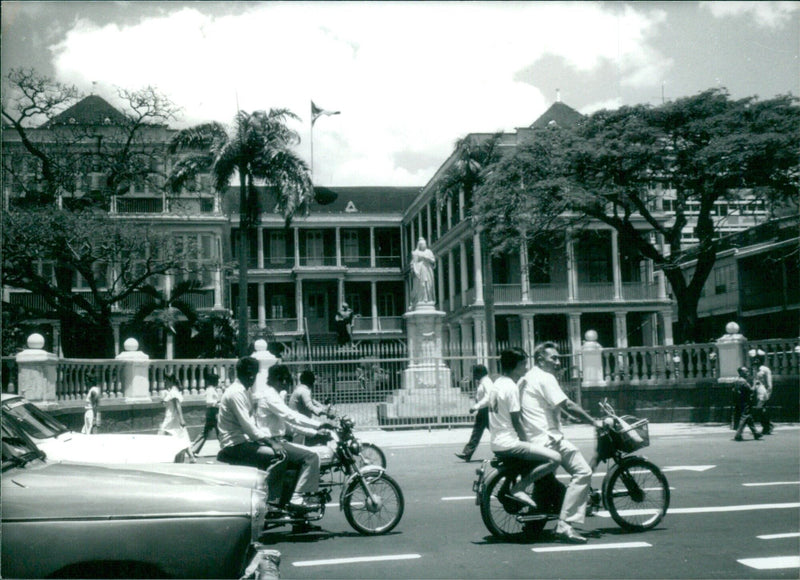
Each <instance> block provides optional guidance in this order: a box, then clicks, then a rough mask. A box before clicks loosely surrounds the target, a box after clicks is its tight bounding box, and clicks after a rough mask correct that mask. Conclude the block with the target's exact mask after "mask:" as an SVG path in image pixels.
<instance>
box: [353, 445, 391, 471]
mask: <svg viewBox="0 0 800 580" xmlns="http://www.w3.org/2000/svg"><path fill="white" fill-rule="evenodd" d="M359 459H360V461H359V465H358V466H359V467H364V466H365V465H377V466H378V467H383V468H384V469H386V455H385V454H384V453H383V450H382V449H381V448H380V447H378V446H377V445H374V444H372V443H362V444H361V453H360V454H359Z"/></svg>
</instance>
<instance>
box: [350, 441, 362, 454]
mask: <svg viewBox="0 0 800 580" xmlns="http://www.w3.org/2000/svg"><path fill="white" fill-rule="evenodd" d="M349 446H350V453H352V454H353V455H358V454H360V453H361V443H359V442H358V441H356V440H355V439H353V440H352V441H350V443H349Z"/></svg>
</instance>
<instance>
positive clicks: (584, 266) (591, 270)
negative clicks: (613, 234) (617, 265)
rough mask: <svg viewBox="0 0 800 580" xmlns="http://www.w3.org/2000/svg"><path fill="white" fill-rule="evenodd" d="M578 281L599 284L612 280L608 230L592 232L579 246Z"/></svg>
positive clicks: (582, 239) (581, 240)
mask: <svg viewBox="0 0 800 580" xmlns="http://www.w3.org/2000/svg"><path fill="white" fill-rule="evenodd" d="M576 254H577V262H578V282H582V283H588V284H597V283H600V284H602V283H609V282H611V281H612V279H613V277H612V273H611V239H610V235H609V233H608V232H597V233H590V234H587V235H586V236H584V237H583V238H581V239H580V240H579V242H578V247H577V252H576Z"/></svg>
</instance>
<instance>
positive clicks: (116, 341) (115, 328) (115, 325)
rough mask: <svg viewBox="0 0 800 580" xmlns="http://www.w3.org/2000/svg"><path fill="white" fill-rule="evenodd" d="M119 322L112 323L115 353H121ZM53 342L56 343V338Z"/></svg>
mask: <svg viewBox="0 0 800 580" xmlns="http://www.w3.org/2000/svg"><path fill="white" fill-rule="evenodd" d="M119 327H120V323H119V322H112V323H111V332H112V334H113V335H114V352H119V351H120V348H119ZM53 342H55V336H53Z"/></svg>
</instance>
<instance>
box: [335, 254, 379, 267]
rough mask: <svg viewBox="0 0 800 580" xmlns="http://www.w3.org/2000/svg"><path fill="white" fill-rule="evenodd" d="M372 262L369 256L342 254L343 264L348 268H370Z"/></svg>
mask: <svg viewBox="0 0 800 580" xmlns="http://www.w3.org/2000/svg"><path fill="white" fill-rule="evenodd" d="M371 264H372V260H371V259H370V257H369V256H342V266H347V267H348V268H369V267H370V265H371Z"/></svg>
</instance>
